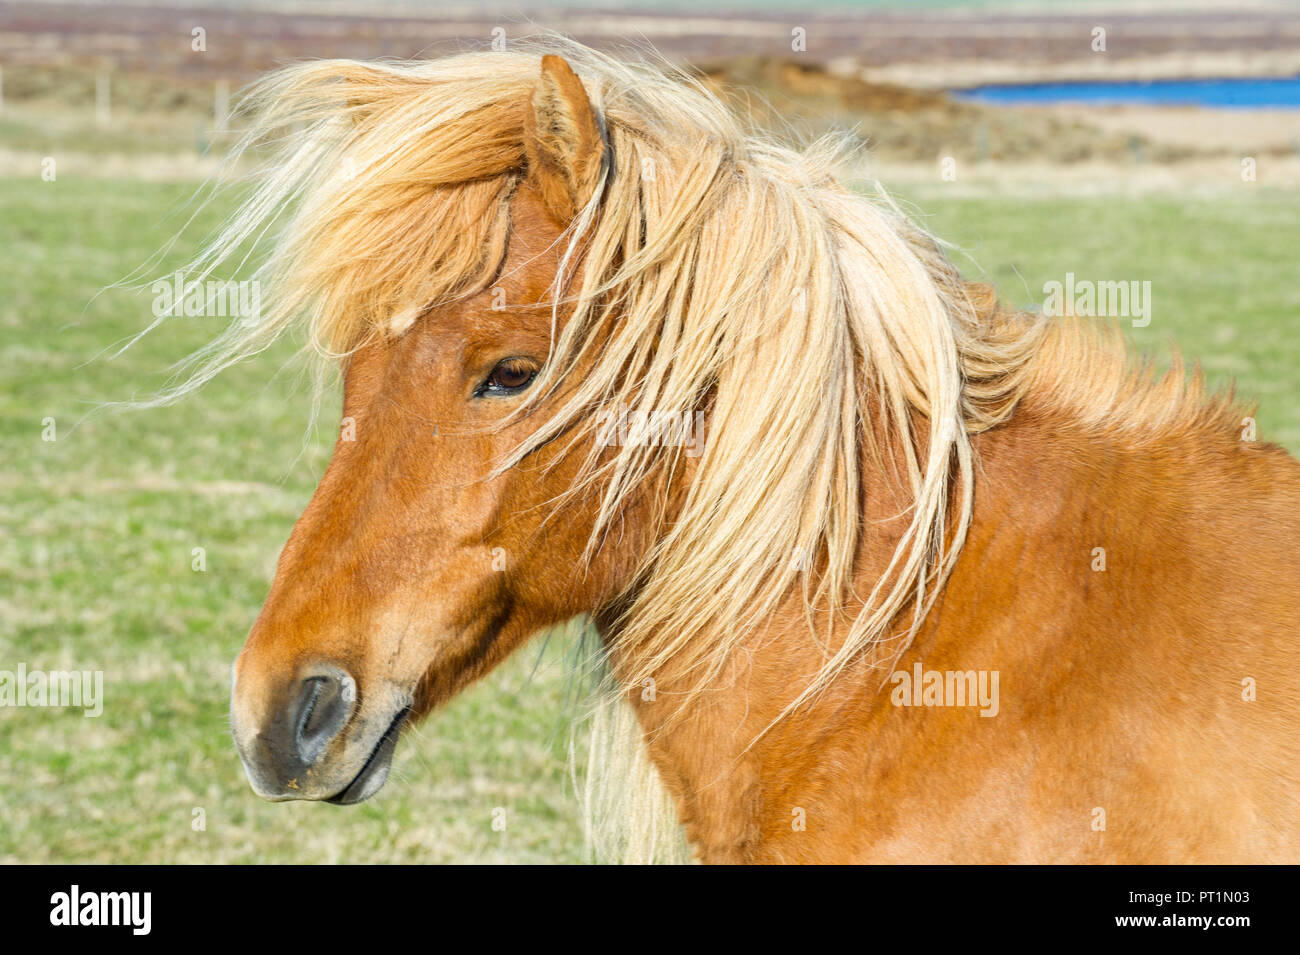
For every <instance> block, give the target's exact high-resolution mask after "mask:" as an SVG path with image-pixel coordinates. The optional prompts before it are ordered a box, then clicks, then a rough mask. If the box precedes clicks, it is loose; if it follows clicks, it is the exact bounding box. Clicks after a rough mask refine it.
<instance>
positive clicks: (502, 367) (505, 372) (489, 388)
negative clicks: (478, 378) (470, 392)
mask: <svg viewBox="0 0 1300 955" xmlns="http://www.w3.org/2000/svg"><path fill="white" fill-rule="evenodd" d="M536 377H537V366H536V365H534V364H533V363H532V362H531V361H528V360H527V359H525V358H507V359H506V360H505V361H503V362H499V363H498V364H497V366H496V367H495V368H493V369H492V374H490V375H488V376H487V378H486V379H485V380H484V381H483V384H481V385H479V387H478V390H477V391H476V392H474V394H475V395H476V396H479V397H481V396H483V395H511V394H514V393H515V392H518V391H523V390H524V389H525V388H527V387H528V386H529V385H530V384H532V382H533V379H534V378H536Z"/></svg>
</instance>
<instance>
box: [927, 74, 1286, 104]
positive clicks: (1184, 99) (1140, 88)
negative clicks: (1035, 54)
mask: <svg viewBox="0 0 1300 955" xmlns="http://www.w3.org/2000/svg"><path fill="white" fill-rule="evenodd" d="M951 93H952V95H953V96H954V97H955V98H956V99H963V100H973V101H975V102H979V103H993V104H996V105H1002V106H1009V105H1045V104H1050V103H1087V104H1091V105H1094V106H1113V105H1133V104H1140V105H1144V106H1214V107H1220V108H1226V109H1265V108H1267V109H1300V76H1287V77H1266V78H1234V79H1218V80H1152V81H1151V82H1124V83H1091V82H1088V83H1028V84H1025V85H1010V84H1008V85H991V86H975V87H971V88H970V89H960V90H952V91H951Z"/></svg>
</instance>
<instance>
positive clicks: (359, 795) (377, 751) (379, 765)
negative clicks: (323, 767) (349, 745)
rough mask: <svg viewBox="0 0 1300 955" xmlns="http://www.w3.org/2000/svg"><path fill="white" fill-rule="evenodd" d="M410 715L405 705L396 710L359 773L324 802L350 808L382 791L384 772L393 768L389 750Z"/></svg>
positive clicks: (391, 748) (384, 780)
mask: <svg viewBox="0 0 1300 955" xmlns="http://www.w3.org/2000/svg"><path fill="white" fill-rule="evenodd" d="M410 715H411V708H410V707H409V706H406V707H403V708H402V709H401V710H399V711H398V713H397V715H396V716H394V717H393V722H392V723H391V724H389V727H388V729H386V730H384V732H383V733H382V734H380V737H379V739H378V740H377V741H376V743H375V748H374V749H373V750H371V752H370V755H369V757H367V758H366V761H365V763H364V764H363V765H362V767H361V771H360V772H358V773H357V774H356V776H354V777H353V778H352V782H350V783H348V784H347V785H346V786H344V787H343V788H342V789H341V790H339V791H338V792H336V793H335V794H334V795H333V796H329V797H326V799H325V802H327V803H331V804H333V805H335V806H351V805H353V804H355V803H359V802H365V801H366V800H367V799H369V798H370V797H371V796H373V795H374V794H375V793H377V792H379V790H381V789H383V788H384V783H386V782H387V781H388V771H389V770H390V769H391V768H392V765H393V751H394V750H396V749H397V738H398V737H399V736H401V735H402V726H403V725H404V724H405V723H406V720H407V718H408V717H409V716H410Z"/></svg>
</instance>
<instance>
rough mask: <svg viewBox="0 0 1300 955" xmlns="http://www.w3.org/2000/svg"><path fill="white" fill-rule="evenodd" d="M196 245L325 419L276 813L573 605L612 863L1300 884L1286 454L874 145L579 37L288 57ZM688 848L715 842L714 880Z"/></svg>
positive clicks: (281, 711)
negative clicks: (230, 272) (1064, 870)
mask: <svg viewBox="0 0 1300 955" xmlns="http://www.w3.org/2000/svg"><path fill="white" fill-rule="evenodd" d="M249 103H250V104H251V108H250V115H252V117H253V119H252V120H250V132H249V133H248V135H247V137H246V138H245V140H244V145H243V146H241V148H240V152H239V155H242V156H244V157H245V158H247V156H248V155H250V153H249V152H248V150H252V151H253V152H254V153H256V152H258V151H259V150H260V151H263V152H264V153H265V154H266V155H267V163H266V165H265V167H264V168H265V172H264V174H262V176H261V178H259V179H258V180H257V184H256V186H255V188H254V189H253V190H252V191H251V192H250V194H249V195H248V196H247V198H246V199H245V201H244V204H243V205H242V206H241V207H240V208H239V211H238V212H236V213H235V214H234V216H233V217H232V218H231V219H230V221H229V223H228V225H227V226H226V228H225V230H224V231H223V232H222V233H221V235H220V236H219V238H218V239H217V240H216V241H215V242H214V243H213V244H212V245H210V246H208V247H206V249H205V250H204V251H203V252H201V253H200V254H199V255H198V257H197V258H196V259H195V261H194V263H192V267H193V272H194V273H195V274H208V273H210V272H211V270H212V269H213V268H215V267H216V266H217V265H218V264H220V263H221V262H224V261H227V260H229V259H231V258H232V257H234V256H235V255H236V254H237V253H239V250H241V249H243V248H245V243H252V244H253V245H254V246H255V247H256V248H257V249H259V250H260V252H259V255H260V256H261V258H260V259H259V261H260V263H261V264H260V266H259V269H260V271H259V272H258V274H259V276H260V277H261V279H262V288H263V289H264V290H266V291H264V293H263V307H262V310H261V312H260V314H259V315H258V316H257V317H256V319H255V320H248V319H244V320H242V321H240V322H237V323H234V324H232V325H231V326H230V327H229V328H228V329H226V331H225V332H223V333H222V334H221V335H220V336H218V337H217V338H216V339H214V340H213V341H212V342H211V343H210V344H209V345H208V346H207V347H206V348H205V349H203V350H202V351H201V352H199V353H197V354H196V355H195V356H193V359H192V363H191V364H190V366H189V368H188V377H187V378H186V380H185V383H184V384H183V385H180V386H177V387H176V388H175V389H174V394H171V395H170V397H176V396H179V395H180V394H182V393H184V391H185V390H187V389H188V388H190V387H196V386H197V385H198V384H202V383H203V382H204V381H206V380H208V379H209V378H210V377H211V376H212V375H214V374H217V373H219V372H220V371H221V369H223V368H225V367H227V366H228V365H230V364H232V363H233V362H236V361H240V360H243V359H245V358H248V357H250V356H252V355H254V354H256V353H257V352H259V351H261V350H262V349H264V348H265V347H267V345H268V344H270V343H271V342H273V341H274V340H276V339H277V338H279V337H280V336H281V335H283V334H285V333H287V332H290V331H294V332H298V333H300V334H301V336H302V337H303V338H304V340H305V342H306V347H307V349H308V350H309V351H310V352H311V353H313V354H314V355H315V356H316V359H317V365H318V366H319V367H325V368H334V369H337V371H338V373H339V375H340V376H341V378H342V383H343V399H342V416H341V425H340V429H339V437H338V440H337V442H336V445H335V449H334V452H333V456H332V459H331V461H330V463H329V465H328V467H327V468H326V470H325V472H324V475H323V477H322V478H321V480H320V483H319V486H318V487H317V489H316V491H315V493H314V496H313V497H312V498H311V501H310V503H309V504H308V505H307V507H306V509H305V511H304V512H303V513H302V515H301V517H300V519H299V520H298V522H297V524H296V525H295V526H294V528H293V530H292V533H291V534H290V536H289V538H288V542H287V544H286V545H285V547H284V549H283V551H282V553H281V555H280V558H279V564H278V568H277V570H276V572H275V576H274V580H273V582H272V584H271V587H270V592H269V595H268V597H267V600H266V603H265V605H264V607H263V608H262V610H261V613H260V615H259V616H258V617H257V619H256V621H255V623H254V624H253V627H252V629H251V631H250V633H249V634H248V637H247V641H246V643H245V645H244V647H243V649H242V651H241V652H240V653H239V655H238V658H237V659H236V661H235V663H234V667H233V680H232V702H231V724H232V729H233V736H234V741H235V745H236V748H237V750H238V752H239V755H240V757H241V759H242V762H243V765H244V768H245V771H246V774H247V777H248V780H249V782H250V784H251V786H252V788H253V790H254V791H255V792H256V793H257V794H258V795H260V796H262V797H264V798H266V799H270V800H287V799H307V800H323V801H326V802H330V803H335V804H352V803H357V802H360V801H362V800H365V799H367V798H369V797H371V796H373V795H374V794H375V793H376V792H377V791H378V790H379V789H380V788H381V787H382V786H383V785H384V782H385V780H386V778H387V775H388V772H389V768H390V765H391V761H392V757H393V753H394V750H395V747H396V745H397V742H398V739H399V736H400V734H401V732H402V730H403V729H404V728H405V727H407V726H409V725H412V724H413V723H414V722H415V721H417V720H419V719H421V718H423V717H425V716H426V715H427V714H429V713H431V712H432V711H434V710H435V709H437V708H438V707H439V706H441V705H442V704H444V703H445V702H446V701H448V700H449V699H451V698H452V697H453V696H455V694H456V693H457V692H458V691H460V690H461V689H463V688H464V687H466V686H467V685H469V684H470V683H472V682H473V681H475V680H477V679H478V678H479V677H481V676H483V675H484V674H485V673H487V672H489V671H490V670H491V669H492V668H493V667H494V666H496V665H497V664H498V663H500V662H501V661H502V660H504V659H505V658H506V657H508V656H509V655H510V654H511V653H512V652H513V651H515V650H516V649H518V648H519V647H520V646H521V645H523V644H524V643H525V642H526V641H527V640H528V639H529V638H530V637H531V636H533V635H534V634H537V633H538V632H540V631H543V630H545V629H547V628H551V627H555V626H559V625H561V624H563V623H565V622H566V621H572V620H574V619H587V620H590V621H591V623H592V625H593V626H594V628H595V631H596V633H598V634H599V644H600V645H599V649H598V653H599V656H600V659H601V662H602V665H603V666H604V668H605V670H604V672H605V676H604V677H603V680H602V681H601V683H600V686H599V689H598V693H597V702H596V703H595V704H594V706H593V712H594V714H595V715H594V720H595V725H594V727H593V730H592V743H591V754H590V757H591V760H592V762H591V764H590V765H589V767H588V772H587V774H586V777H585V780H586V781H585V784H584V787H583V790H582V792H581V793H580V795H581V797H582V800H583V803H584V806H585V808H586V811H587V812H588V814H589V816H590V825H589V828H590V832H589V836H590V839H591V841H592V844H593V847H594V851H596V852H597V853H598V856H599V858H602V859H608V860H610V861H623V862H645V861H681V860H684V859H692V860H695V861H699V862H703V863H843V862H854V863H858V862H864V863H865V862H887V863H889V862H892V863H916V862H981V863H1026V862H1035V863H1042V862H1068V863H1113V862H1121V863H1170V862H1174V863H1212V862H1281V861H1290V862H1297V861H1300V812H1297V811H1296V809H1297V797H1298V796H1300V775H1298V773H1300V769H1298V768H1297V767H1300V759H1297V757H1298V756H1300V749H1298V741H1300V732H1298V730H1300V720H1298V719H1297V712H1298V709H1297V705H1296V700H1297V698H1300V666H1298V664H1300V653H1298V651H1297V647H1298V646H1300V643H1298V641H1297V637H1298V636H1300V575H1298V574H1297V571H1296V569H1295V561H1294V559H1293V550H1294V547H1295V545H1296V542H1297V540H1300V466H1298V465H1297V462H1296V461H1295V460H1294V459H1293V458H1292V457H1290V456H1289V455H1288V454H1287V453H1286V452H1285V451H1284V450H1283V449H1281V448H1279V447H1277V446H1274V445H1271V444H1267V443H1263V442H1261V441H1259V440H1257V439H1256V437H1255V435H1254V431H1253V419H1252V417H1251V411H1250V409H1249V408H1248V407H1244V406H1242V405H1240V404H1239V403H1238V402H1237V400H1236V398H1235V397H1234V396H1233V395H1232V394H1231V393H1228V394H1223V393H1218V392H1212V391H1211V390H1209V389H1208V388H1207V386H1206V385H1205V383H1204V380H1203V376H1202V375H1201V374H1200V372H1199V370H1195V369H1193V370H1191V371H1188V370H1186V368H1185V366H1184V363H1183V362H1182V360H1181V358H1177V357H1176V358H1175V360H1174V362H1173V363H1172V367H1171V368H1170V369H1169V370H1168V371H1167V372H1165V373H1163V374H1156V373H1155V372H1153V371H1152V370H1151V368H1150V366H1149V365H1144V364H1142V363H1141V362H1138V361H1136V360H1135V359H1134V358H1133V356H1132V355H1130V351H1129V348H1128V346H1127V345H1125V344H1124V342H1123V340H1122V336H1120V335H1119V333H1118V332H1117V331H1116V330H1115V328H1114V327H1113V326H1107V325H1106V324H1105V323H1097V322H1085V321H1084V320H1082V319H1080V318H1070V317H1065V318H1057V319H1052V318H1050V317H1046V316H1044V315H1042V314H1039V313H1038V312H1023V311H1016V310H1014V309H1011V308H1009V307H1007V306H1005V305H1003V304H1001V302H1000V300H999V299H998V297H997V294H996V292H995V291H994V290H993V289H991V288H989V287H988V286H986V285H982V284H978V283H973V282H968V281H966V280H965V279H964V278H963V277H962V276H961V274H960V273H959V271H958V270H957V269H956V268H955V266H954V265H953V264H952V263H951V261H950V257H949V256H948V255H947V253H946V252H945V246H944V245H943V244H942V243H941V242H940V241H939V240H938V239H937V238H935V237H934V236H931V235H930V234H929V233H928V232H926V231H925V230H923V229H922V228H920V227H919V226H918V225H916V224H915V223H914V222H912V221H911V219H910V218H909V217H908V216H907V215H906V214H905V213H904V212H903V210H901V209H900V208H899V206H898V205H897V204H896V203H895V202H894V201H893V200H891V199H890V198H889V196H888V195H887V194H886V193H884V192H883V190H877V191H876V192H871V191H870V190H866V191H864V190H860V189H857V190H855V189H853V188H850V187H849V186H847V185H845V184H844V183H843V182H842V181H841V179H840V175H839V170H840V169H841V168H842V160H843V159H844V158H845V154H844V149H843V147H842V144H841V143H840V142H839V141H836V140H832V139H820V140H817V141H815V142H812V143H811V144H809V145H806V146H803V147H797V148H796V147H792V146H788V145H784V144H782V143H780V142H777V141H776V140H775V139H774V138H773V137H772V136H771V135H769V134H767V133H764V132H763V131H761V130H756V129H753V128H750V127H749V126H748V125H747V124H746V123H745V122H744V121H743V119H742V118H740V117H739V116H738V115H737V114H736V112H735V111H734V110H733V109H731V108H730V107H729V106H728V105H727V104H726V103H725V102H724V101H723V98H722V97H721V96H719V95H718V93H717V92H716V91H714V90H712V89H711V88H710V87H708V86H707V85H705V84H704V83H703V82H701V81H700V80H699V79H698V78H696V77H694V76H692V75H690V74H687V73H685V72H682V71H678V70H674V69H672V68H670V67H668V66H667V65H665V64H658V63H652V62H651V63H648V62H644V61H631V60H628V59H625V58H620V57H616V56H612V55H608V54H604V53H600V52H597V51H594V50H591V49H588V48H586V47H584V46H582V45H580V44H578V43H575V42H572V41H566V40H562V39H558V38H551V39H548V40H542V41H538V42H535V43H532V44H529V43H523V44H516V45H515V46H513V47H512V49H510V50H508V51H499V52H497V51H494V52H486V51H483V52H467V53H460V54H457V55H454V56H449V57H446V58H441V59H434V60H429V61H420V62H384V63H377V62H376V63H366V62H354V61H322V62H311V63H303V64H296V65H290V66H288V67H285V68H283V69H281V70H280V71H278V72H276V73H273V74H271V75H270V76H269V77H267V78H265V79H264V80H262V81H260V82H259V84H258V85H256V86H255V88H254V89H253V91H252V93H251V96H250V99H249ZM683 853H685V854H683Z"/></svg>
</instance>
